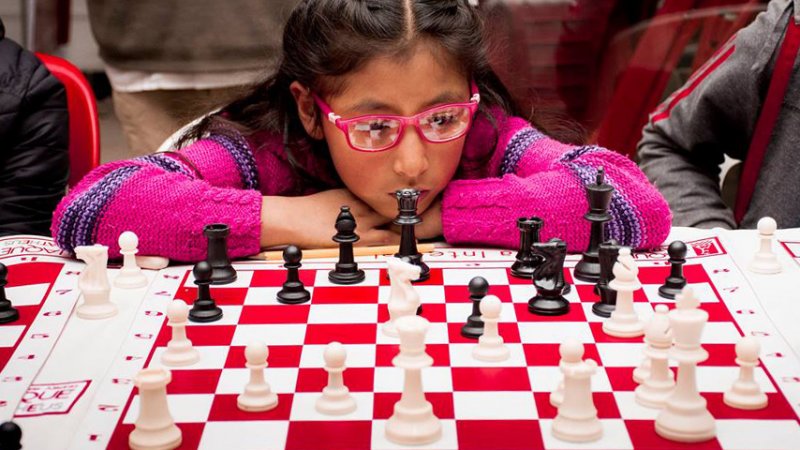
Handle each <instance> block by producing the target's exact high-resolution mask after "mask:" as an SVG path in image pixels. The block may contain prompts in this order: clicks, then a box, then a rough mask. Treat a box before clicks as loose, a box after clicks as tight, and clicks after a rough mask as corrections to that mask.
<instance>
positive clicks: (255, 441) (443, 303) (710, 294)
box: [73, 242, 800, 449]
mask: <svg viewBox="0 0 800 450" xmlns="http://www.w3.org/2000/svg"><path fill="white" fill-rule="evenodd" d="M717 244H718V242H717ZM719 249H721V246H720V247H719ZM639 256H640V257H642V258H641V259H640V260H639V263H640V272H639V278H640V280H641V282H642V283H643V285H644V289H643V290H642V291H639V292H637V293H636V295H635V300H636V309H637V310H638V311H639V313H640V314H641V317H642V318H644V319H646V318H647V316H648V315H649V314H651V313H652V311H653V305H654V304H657V303H666V304H668V305H670V306H672V303H671V302H669V301H666V300H664V299H661V298H659V297H658V296H657V294H656V290H657V288H658V286H659V285H660V284H661V283H662V282H663V280H664V278H665V277H666V275H667V273H668V271H669V267H668V265H667V264H666V262H665V261H664V259H665V258H666V257H665V255H664V254H663V253H659V254H649V255H639ZM426 260H427V261H428V263H429V264H430V265H431V267H432V271H431V278H430V280H429V281H427V282H425V283H422V284H419V285H417V287H416V289H417V291H418V292H419V294H420V297H421V299H422V301H423V305H424V306H423V308H424V312H423V316H425V317H426V318H427V319H428V320H429V321H430V322H431V326H430V329H429V332H428V334H427V338H426V342H427V351H428V353H429V354H430V355H431V356H433V359H434V365H433V367H430V368H427V369H424V370H423V385H424V388H425V392H426V397H427V399H428V400H429V401H430V402H431V403H432V404H433V406H434V411H435V413H436V415H437V416H438V417H439V418H440V419H441V420H442V426H443V437H442V439H441V440H440V441H438V442H436V443H435V444H433V445H431V446H430V448H439V449H441V448H457V447H458V448H482V449H486V448H503V449H509V448H542V447H545V448H565V447H580V448H585V446H575V445H572V444H569V443H565V442H561V441H557V440H555V439H554V438H553V437H552V436H551V433H550V430H549V428H550V426H551V423H552V419H553V418H554V417H555V414H556V410H555V409H554V408H553V407H551V406H550V404H549V402H548V398H549V392H550V391H551V390H552V389H553V388H554V387H555V386H556V384H557V382H558V380H559V376H560V375H559V371H558V368H557V365H558V360H559V356H558V345H559V344H560V343H561V342H563V340H564V339H565V338H567V337H577V338H578V339H580V340H581V341H583V342H584V343H585V348H586V357H587V358H592V359H594V360H595V361H597V362H598V363H599V364H600V368H599V370H598V372H597V374H596V375H595V376H594V378H593V381H592V387H593V391H594V392H595V394H594V400H595V405H596V407H597V409H598V414H599V416H600V418H601V420H602V422H603V426H604V437H603V439H602V440H600V441H598V442H595V443H593V446H594V447H596V448H632V447H635V448H673V447H675V446H676V443H674V442H669V441H666V440H663V439H661V438H660V437H658V436H657V435H656V433H655V432H654V429H653V420H654V418H655V417H656V415H657V413H658V411H656V410H651V409H647V408H643V407H641V406H638V404H636V402H635V401H634V394H633V389H634V388H635V386H636V385H635V383H634V382H633V381H632V378H631V373H632V370H633V368H634V367H635V366H637V365H638V364H639V362H640V360H641V349H642V347H643V344H642V340H641V338H639V339H616V338H611V337H609V336H606V335H605V334H603V332H602V331H601V319H600V318H598V317H596V316H594V315H592V313H591V310H590V308H591V305H592V302H594V301H595V300H596V297H595V296H594V294H593V293H592V286H591V285H590V284H584V283H581V282H578V283H577V284H576V286H575V288H576V289H574V290H573V293H572V294H570V295H569V298H570V300H571V302H573V304H572V306H573V308H572V310H571V312H570V313H569V314H568V315H566V316H561V317H554V318H547V317H539V316H535V315H532V314H530V313H529V312H528V310H527V304H526V302H527V300H528V299H529V298H530V297H531V296H532V295H533V293H534V287H533V286H532V285H531V283H530V282H529V281H525V280H518V279H515V278H513V277H511V276H510V275H509V271H508V269H507V267H508V266H509V265H510V262H511V261H512V260H513V252H507V251H505V252H501V251H475V252H472V251H462V250H456V251H452V252H450V251H448V252H446V253H442V252H439V253H437V254H435V255H432V256H429V257H427V258H426ZM577 260H578V257H577V256H571V257H570V258H569V261H568V266H569V267H570V269H569V270H568V271H567V280H568V281H572V277H571V271H572V268H573V267H574V265H575V263H576V262H577ZM367 261H369V260H367ZM373 261H374V260H373ZM332 266H333V264H332V263H330V262H326V263H321V262H312V263H307V264H305V265H304V266H303V268H302V269H301V279H302V280H303V282H304V283H305V285H306V286H307V288H308V289H309V290H310V291H311V292H312V300H311V302H310V303H307V304H304V305H294V306H289V305H281V304H278V303H277V301H276V299H275V294H276V292H277V291H278V290H279V287H280V285H281V283H282V282H283V281H284V277H285V271H284V270H283V269H282V268H281V267H280V266H279V265H276V264H261V265H256V264H250V265H239V266H237V268H238V270H239V279H238V280H237V282H236V283H235V284H232V285H228V286H224V287H215V288H213V291H212V292H213V295H214V297H215V298H216V300H217V302H218V304H220V305H221V306H222V308H223V309H224V311H225V316H224V318H223V319H222V320H221V321H219V322H216V323H212V324H191V325H190V326H189V327H188V335H189V337H190V339H191V340H192V341H193V342H194V345H195V347H196V348H198V350H199V351H200V354H201V361H200V362H199V363H197V364H196V365H195V366H193V367H190V368H186V369H179V368H173V369H172V377H173V378H172V382H171V384H170V385H169V386H168V392H169V398H168V401H169V405H170V410H171V412H172V415H173V417H174V418H175V420H176V422H177V423H178V425H179V427H180V428H181V430H182V431H183V442H184V444H183V448H198V447H199V448H237V449H244V448H293V449H300V448H302V449H323V448H348V449H356V448H393V447H395V446H394V445H393V444H391V443H389V442H388V441H387V440H386V439H385V437H384V425H385V421H386V419H387V418H388V417H389V416H390V415H391V414H392V409H393V405H394V403H395V402H396V401H397V400H398V399H399V397H400V392H401V390H402V382H403V376H402V371H400V370H398V369H396V368H394V367H392V365H391V360H392V358H393V357H394V356H395V355H396V354H397V345H396V344H397V341H396V340H393V339H391V338H388V337H386V336H384V335H383V334H382V332H381V331H380V327H379V324H380V323H382V322H384V321H385V320H386V319H387V317H388V313H387V310H386V300H387V298H388V293H389V282H388V280H387V279H386V277H385V268H384V267H385V264H384V263H382V262H362V263H361V266H362V268H364V269H366V272H367V278H366V281H365V282H364V283H362V284H360V285H356V286H349V287H347V286H335V285H332V284H331V283H330V282H329V281H328V279H327V272H328V269H330V268H331V267H332ZM685 273H686V276H687V278H688V280H689V282H690V283H691V284H692V285H694V286H695V290H696V292H697V295H698V296H699V298H700V299H701V300H702V302H703V304H702V307H703V308H704V309H705V310H706V311H708V312H709V315H710V318H709V323H708V324H707V325H706V328H705V331H704V334H703V342H704V347H705V349H706V350H708V351H709V354H710V357H709V359H708V360H707V361H705V362H704V363H702V364H701V367H700V368H699V369H698V371H697V373H698V381H697V383H698V387H699V389H700V391H701V392H702V394H703V395H704V396H705V398H706V399H707V400H708V405H709V409H710V411H711V413H712V414H713V415H714V416H715V417H716V418H717V419H718V421H717V426H718V437H717V438H716V439H715V440H713V441H711V442H706V443H703V444H697V445H694V447H697V448H708V447H712V448H719V447H722V448H756V447H757V448H770V447H787V446H791V445H795V444H796V443H797V442H800V424H798V415H797V411H796V408H798V403H800V401H799V400H798V398H800V397H798V389H797V387H795V386H797V384H795V383H793V381H792V379H791V376H796V375H798V374H800V372H798V368H800V364H798V361H797V359H796V358H795V357H794V355H793V354H792V353H791V352H789V351H788V350H787V347H786V343H785V342H784V341H783V339H782V338H781V337H780V336H778V335H776V333H775V332H774V330H773V329H772V327H771V324H770V323H769V321H768V320H766V318H765V316H764V313H763V311H762V310H761V309H760V307H759V306H758V304H757V302H756V301H754V297H753V295H752V292H748V289H749V287H748V286H747V285H739V284H737V283H740V282H741V280H742V277H741V276H740V274H739V271H738V269H737V268H736V267H735V266H734V265H733V264H732V262H731V259H730V258H729V257H727V256H726V255H724V254H718V255H716V256H713V255H712V256H699V255H697V254H695V253H693V254H692V256H691V257H690V262H689V263H688V264H687V265H686V267H685ZM176 275H177V277H178V278H180V280H178V279H177V278H175V276H176ZM477 275H480V276H483V277H485V278H486V279H487V280H488V281H489V283H490V284H491V288H490V293H491V294H493V295H497V296H498V297H500V299H501V300H502V301H503V302H504V309H503V312H502V315H501V324H500V332H501V334H502V336H503V337H504V339H505V341H506V342H507V343H508V346H509V347H510V348H511V354H512V356H511V359H510V360H508V361H506V362H503V363H499V364H487V363H480V362H477V361H474V360H473V359H472V358H471V357H470V351H471V349H472V346H473V345H475V344H474V341H469V340H467V339H464V338H463V337H461V335H460V334H459V329H460V327H461V325H462V324H463V322H464V320H465V319H466V317H467V315H469V313H470V310H471V304H470V303H469V300H468V292H467V287H466V286H467V283H468V282H469V280H470V279H471V278H472V277H474V276H477ZM191 280H192V277H191V273H190V272H189V271H188V270H187V269H186V268H183V269H176V270H172V271H170V272H169V273H167V272H165V273H164V277H162V278H161V280H159V281H160V282H161V283H162V285H163V286H161V287H154V288H153V290H151V294H149V295H148V298H146V299H145V304H146V306H145V307H143V308H142V311H141V314H140V317H139V319H141V320H137V323H136V324H135V325H134V329H133V330H132V334H131V339H130V340H129V342H128V345H126V348H125V349H124V350H123V351H122V352H121V353H120V355H119V359H118V361H117V363H116V364H115V367H114V369H112V371H113V374H112V375H111V376H112V378H111V381H110V382H107V383H106V384H105V386H103V387H102V388H101V391H100V392H99V393H98V395H97V398H96V399H95V403H96V405H95V408H92V409H90V413H89V416H88V417H87V419H86V421H85V423H84V426H83V428H82V429H81V430H79V432H78V434H77V435H76V438H75V439H76V440H75V441H74V442H73V447H75V448H92V447H90V446H89V445H88V444H89V443H90V442H94V443H96V444H98V446H104V445H106V443H108V445H109V447H110V448H126V445H127V438H128V434H129V433H130V431H131V430H132V429H133V422H134V421H135V419H136V416H137V413H138V397H137V396H136V392H135V389H133V388H132V385H131V379H132V378H133V376H134V375H135V374H136V372H137V371H138V370H139V369H140V368H141V367H143V366H145V365H147V366H151V365H152V366H157V365H159V364H160V363H159V356H160V354H161V353H162V351H163V350H164V346H165V345H166V343H167V341H168V340H169V334H170V332H169V329H168V327H166V326H165V325H164V324H165V317H164V316H163V312H164V311H165V308H166V306H167V304H168V302H169V300H171V299H172V298H173V295H171V294H172V293H173V292H174V293H175V295H174V297H175V298H180V299H184V300H187V301H190V300H192V299H193V298H194V296H195V293H196V289H195V288H194V287H193V283H192V281H191ZM167 281H172V282H173V283H172V284H173V285H174V287H172V288H171V289H170V288H167V285H168V284H169V283H166V282H167ZM742 334H755V335H758V336H761V338H760V339H761V343H762V349H763V351H762V364H761V366H760V367H758V369H757V371H756V377H757V380H758V382H759V383H760V384H761V386H762V388H763V389H764V391H765V392H767V393H768V396H769V401H770V404H769V407H768V408H767V409H764V410H761V411H750V412H748V411H741V410H736V409H732V408H729V407H727V406H726V405H724V403H723V402H722V393H723V392H724V391H725V390H726V389H727V388H728V387H729V386H730V383H731V382H732V381H733V380H734V379H735V378H736V376H737V374H738V368H737V366H736V365H735V363H734V362H733V361H734V358H735V352H734V345H735V343H736V342H737V340H738V339H739V337H740V336H741V335H742ZM252 340H261V341H264V342H266V343H267V344H268V345H269V350H270V356H269V358H268V363H269V367H268V368H267V369H266V377H267V380H268V381H269V383H270V384H271V386H272V389H273V390H274V391H275V392H277V393H278V395H279V398H280V403H279V405H278V407H277V408H276V409H274V410H272V411H269V412H265V413H247V412H242V411H239V410H238V409H237V407H236V397H237V395H238V394H239V393H240V392H241V390H242V388H243V387H244V385H245V384H246V383H247V380H248V370H247V369H245V368H244V362H245V361H244V354H243V350H244V346H245V345H247V344H248V343H249V342H251V341H252ZM331 341H340V342H342V343H344V344H345V345H346V347H347V351H348V359H347V366H348V369H347V370H346V371H345V373H344V376H345V383H346V384H347V386H348V387H349V388H350V390H351V392H352V394H353V396H354V397H355V399H356V401H357V403H358V409H357V410H356V411H355V412H354V413H352V414H351V415H348V416H345V417H326V416H323V415H321V414H319V413H317V412H316V411H315V409H314V401H315V400H316V398H317V397H318V395H319V393H320V391H321V389H322V388H323V386H324V385H325V383H326V373H325V372H324V370H323V369H322V368H321V367H322V364H323V360H322V353H323V350H324V348H325V345H326V344H328V343H329V342H331ZM145 363H146V364H145ZM789 374H791V375H789ZM793 408H794V409H793ZM112 429H114V431H113V435H111V430H112Z"/></svg>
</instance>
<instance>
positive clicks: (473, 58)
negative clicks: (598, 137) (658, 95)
mask: <svg viewBox="0 0 800 450" xmlns="http://www.w3.org/2000/svg"><path fill="white" fill-rule="evenodd" d="M482 30H483V28H482V23H481V20H480V18H479V17H478V14H477V11H476V10H475V9H474V8H473V7H472V6H470V5H469V4H468V2H467V0H404V1H397V0H306V1H302V2H301V3H300V4H299V5H298V6H297V7H296V8H295V10H294V11H293V12H292V14H291V16H290V18H289V20H288V23H287V24H286V27H285V30H284V36H283V55H282V59H281V62H280V65H279V68H278V70H277V72H276V73H274V74H272V75H271V76H270V77H269V78H267V79H266V81H264V82H263V83H261V84H260V85H258V86H255V88H254V89H253V90H252V92H251V93H250V94H249V95H247V96H245V97H243V98H241V99H239V100H237V101H234V102H233V103H231V104H230V105H228V106H227V107H225V108H223V109H222V111H221V112H220V113H219V114H215V115H212V116H210V117H208V118H206V119H205V120H203V121H202V122H201V123H200V124H199V125H198V126H197V127H195V128H194V129H193V130H192V131H190V132H189V134H188V135H187V136H185V137H186V138H187V140H193V139H194V140H195V142H194V143H192V144H191V145H188V146H187V147H185V148H183V150H181V151H180V152H171V153H163V154H154V155H149V156H145V157H141V158H137V159H134V160H130V161H118V162H113V163H109V164H106V165H103V166H102V167H99V168H97V169H96V170H95V171H93V172H92V173H91V174H89V175H88V176H87V177H86V178H85V179H84V180H83V181H82V182H81V183H80V185H79V186H77V188H76V189H74V190H73V191H72V192H70V194H69V196H68V197H67V198H66V199H65V200H64V201H63V202H62V203H61V205H60V206H59V208H58V210H57V211H56V214H55V217H54V225H53V230H52V231H53V235H54V236H55V238H56V240H57V242H58V244H59V245H60V246H61V247H62V248H64V249H66V250H72V249H73V248H74V247H75V246H77V245H86V244H92V243H95V242H99V243H102V244H104V245H108V246H109V247H110V251H111V253H112V256H113V255H116V254H118V250H119V248H118V246H117V237H118V236H119V234H120V233H121V232H123V231H125V230H131V231H133V232H135V233H136V234H137V235H138V236H139V253H140V254H148V255H162V256H167V257H169V258H172V259H177V260H182V261H198V260H201V259H203V258H205V256H206V239H205V237H204V236H203V233H202V230H203V227H204V225H206V224H210V223H217V222H219V223H225V224H228V225H229V226H230V228H231V234H230V237H229V240H228V250H229V253H230V255H231V256H232V257H242V256H246V255H250V254H254V253H257V252H258V251H259V249H260V248H261V247H267V246H272V245H281V244H289V243H292V244H296V245H298V246H300V247H304V248H312V247H323V246H331V245H333V243H332V241H331V236H332V235H333V234H334V233H335V230H334V228H333V223H334V221H335V218H336V216H337V214H338V211H339V207H340V206H341V205H350V207H351V211H352V212H353V214H354V215H355V217H356V220H357V223H358V229H357V231H358V233H359V235H360V236H361V244H367V245H373V244H386V243H394V242H398V241H399V234H397V232H396V231H395V230H393V229H392V228H391V220H392V219H393V218H394V217H395V215H396V214H397V201H396V199H395V196H394V192H395V191H396V190H397V189H401V188H405V187H412V188H416V189H419V190H420V191H421V198H420V201H419V212H420V214H421V215H422V218H423V220H424V221H423V223H421V224H420V225H418V226H417V237H419V238H432V237H436V236H440V235H444V238H445V239H446V240H447V241H448V242H449V243H451V244H471V245H491V246H503V247H508V248H515V247H516V246H517V245H518V230H517V228H516V219H517V218H518V217H522V216H532V215H535V216H539V217H541V218H542V219H543V220H544V224H545V225H544V229H543V232H542V238H543V239H549V238H551V237H559V238H561V239H564V240H565V241H566V242H567V244H568V246H569V250H570V251H582V250H584V249H585V248H586V246H587V244H588V241H589V228H590V227H589V223H588V222H587V221H586V220H584V219H583V215H584V214H585V213H586V212H587V208H588V203H587V197H586V193H585V188H584V186H585V184H587V183H589V182H592V181H593V180H594V179H595V175H596V172H597V169H598V168H600V167H603V168H605V173H606V180H607V182H608V183H610V184H611V185H612V186H614V188H615V189H616V191H615V193H614V197H613V199H612V202H611V207H610V213H611V215H612V216H613V218H614V219H613V220H612V221H611V222H609V224H608V225H607V231H608V233H607V236H608V237H609V238H615V239H617V240H619V241H620V242H622V243H623V244H624V245H629V246H633V247H636V248H647V247H652V246H655V245H658V244H661V243H662V241H664V239H665V238H666V237H667V234H668V232H669V229H670V219H671V215H670V211H669V208H668V206H667V203H666V202H665V201H664V199H663V197H662V196H661V195H660V194H659V193H658V192H657V191H656V190H655V189H654V188H653V186H652V185H650V184H649V182H648V181H647V179H646V178H645V177H644V175H643V174H642V173H641V172H640V171H639V169H638V168H637V167H636V166H635V165H634V163H632V162H631V161H630V160H628V159H627V158H625V157H624V156H621V155H619V154H617V153H614V152H611V151H607V150H604V149H601V148H598V147H595V146H580V147H575V146H570V145H565V144H562V143H559V142H557V141H555V140H553V139H551V138H549V137H547V136H546V135H545V134H543V133H542V132H541V131H539V130H537V129H536V128H534V127H533V126H531V124H530V123H528V122H527V121H526V120H524V119H522V118H519V117H516V115H517V114H516V111H515V108H514V106H513V103H512V101H511V99H510V98H509V96H508V93H507V91H506V89H505V88H504V87H503V85H502V84H501V83H500V81H499V80H498V78H497V77H496V76H495V74H494V73H493V72H492V70H491V69H490V67H489V63H488V60H487V55H486V48H485V43H484V40H483V35H482Z"/></svg>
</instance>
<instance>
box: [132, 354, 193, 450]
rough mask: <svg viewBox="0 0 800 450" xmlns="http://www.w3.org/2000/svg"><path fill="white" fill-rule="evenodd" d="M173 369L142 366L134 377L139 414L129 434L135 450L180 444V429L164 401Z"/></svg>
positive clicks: (152, 449) (171, 447) (169, 447)
mask: <svg viewBox="0 0 800 450" xmlns="http://www.w3.org/2000/svg"><path fill="white" fill-rule="evenodd" d="M170 381H172V373H171V372H170V371H169V370H167V369H164V368H160V367H159V368H148V369H142V370H140V371H139V373H138V374H137V375H136V377H135V378H134V380H133V384H134V385H135V386H136V387H137V388H139V417H138V418H137V419H136V425H135V428H134V430H133V431H132V432H131V434H130V435H128V445H129V446H130V448H132V449H134V450H155V449H167V450H169V449H173V448H177V447H179V446H180V445H181V441H182V440H183V437H182V434H181V430H180V428H178V427H177V426H176V425H175V421H174V420H173V419H172V415H171V414H170V412H169V405H168V404H167V385H168V384H169V383H170Z"/></svg>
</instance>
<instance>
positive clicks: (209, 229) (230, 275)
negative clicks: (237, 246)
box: [203, 223, 236, 284]
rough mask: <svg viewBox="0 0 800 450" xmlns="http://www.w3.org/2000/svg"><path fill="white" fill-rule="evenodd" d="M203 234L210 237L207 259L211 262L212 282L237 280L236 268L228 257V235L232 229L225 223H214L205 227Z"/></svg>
mask: <svg viewBox="0 0 800 450" xmlns="http://www.w3.org/2000/svg"><path fill="white" fill-rule="evenodd" d="M203 234H204V235H205V237H206V239H208V256H207V257H206V261H208V263H209V264H211V268H212V269H213V271H212V273H211V283H212V284H229V283H233V282H234V281H236V269H234V268H233V266H232V265H231V260H230V259H229V258H228V235H230V234H231V229H230V228H229V227H228V226H227V225H225V224H224V223H213V224H211V225H206V226H205V228H203Z"/></svg>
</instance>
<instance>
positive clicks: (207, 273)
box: [189, 261, 222, 323]
mask: <svg viewBox="0 0 800 450" xmlns="http://www.w3.org/2000/svg"><path fill="white" fill-rule="evenodd" d="M212 273H213V269H212V268H211V264H209V263H208V262H207V261H200V262H199V263H197V264H195V265H194V269H193V270H192V274H193V275H194V284H195V285H197V298H196V299H195V301H194V303H193V304H192V308H191V309H190V310H189V320H191V321H192V322H201V323H205V322H216V321H217V320H220V319H222V308H220V307H219V306H217V302H216V301H214V299H213V298H212V297H211V284H212V282H213V281H212V279H211V277H212Z"/></svg>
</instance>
